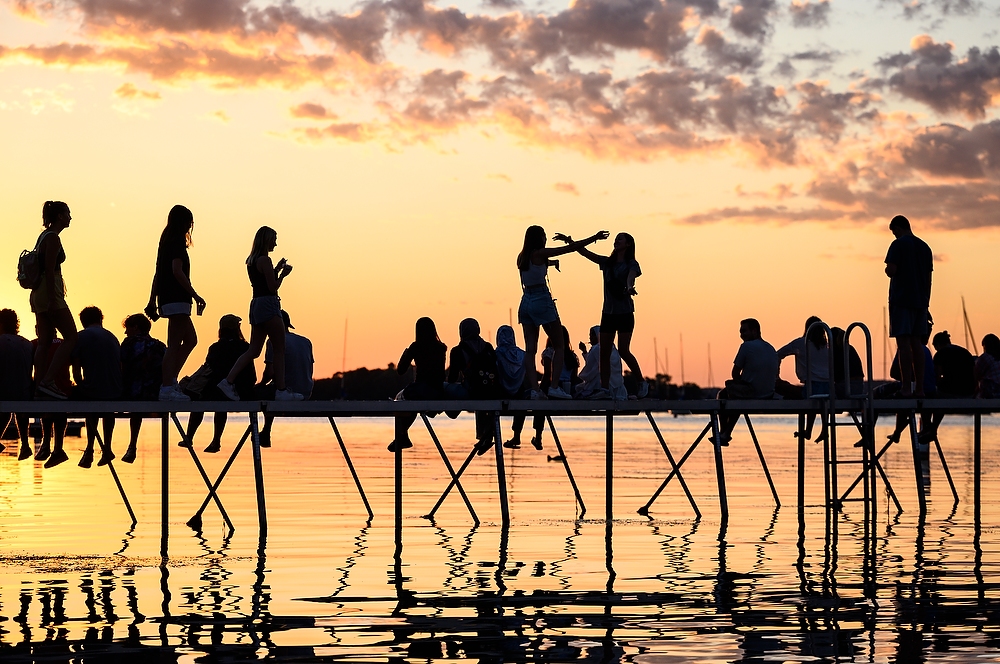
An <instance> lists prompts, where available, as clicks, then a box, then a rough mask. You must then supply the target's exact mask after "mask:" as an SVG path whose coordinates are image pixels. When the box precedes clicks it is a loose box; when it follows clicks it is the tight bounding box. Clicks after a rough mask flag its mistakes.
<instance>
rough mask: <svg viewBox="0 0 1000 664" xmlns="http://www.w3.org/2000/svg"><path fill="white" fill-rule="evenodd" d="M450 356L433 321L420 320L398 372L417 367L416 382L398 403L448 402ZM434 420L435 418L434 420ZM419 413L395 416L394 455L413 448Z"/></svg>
mask: <svg viewBox="0 0 1000 664" xmlns="http://www.w3.org/2000/svg"><path fill="white" fill-rule="evenodd" d="M447 353H448V347H447V346H445V345H444V344H443V343H442V342H441V339H440V338H439V337H438V333H437V327H436V326H435V325H434V321H433V320H431V319H430V318H427V317H426V316H424V317H423V318H418V319H417V324H416V329H415V331H414V341H413V343H412V344H410V345H409V346H407V347H406V350H404V351H403V354H402V355H400V357H399V363H398V364H397V365H396V371H397V372H398V373H399V375H400V376H402V375H404V374H405V373H406V372H407V371H409V370H410V366H411V365H413V366H414V370H413V382H412V383H410V384H409V385H407V386H406V387H404V388H403V389H402V390H401V391H400V393H399V394H397V395H396V400H397V401H438V400H443V399H444V398H445V393H444V380H445V371H444V361H445V356H446V355H447ZM432 417H433V416H432ZM416 419H417V414H416V413H397V414H396V437H395V438H394V439H393V441H392V442H391V443H389V451H390V452H395V451H396V450H397V449H406V448H408V447H413V443H412V442H410V434H409V433H408V432H409V429H410V425H411V424H413V422H414V420H416Z"/></svg>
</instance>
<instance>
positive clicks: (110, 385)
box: [73, 325, 122, 399]
mask: <svg viewBox="0 0 1000 664" xmlns="http://www.w3.org/2000/svg"><path fill="white" fill-rule="evenodd" d="M73 358H74V359H75V360H76V362H77V363H79V365H80V372H81V373H82V374H83V381H82V382H81V384H80V386H81V387H82V388H83V389H84V390H85V392H86V394H87V397H88V398H90V399H117V398H118V397H120V396H121V393H122V365H121V346H120V345H119V343H118V339H117V338H116V337H115V335H114V334H113V333H112V332H110V331H109V330H106V329H105V328H103V327H101V326H99V325H92V326H90V327H87V328H84V329H82V330H80V333H79V334H78V335H77V339H76V346H74V347H73Z"/></svg>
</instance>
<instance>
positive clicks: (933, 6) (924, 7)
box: [879, 0, 984, 19]
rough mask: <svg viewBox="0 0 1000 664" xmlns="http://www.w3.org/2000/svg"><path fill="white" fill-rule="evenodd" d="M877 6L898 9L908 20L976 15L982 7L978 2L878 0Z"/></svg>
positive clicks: (955, 0)
mask: <svg viewBox="0 0 1000 664" xmlns="http://www.w3.org/2000/svg"><path fill="white" fill-rule="evenodd" d="M879 4H880V5H889V6H891V7H899V8H900V9H901V10H902V11H903V16H905V17H906V18H909V19H914V18H926V17H928V16H930V15H933V14H937V15H941V16H951V15H959V16H963V15H972V14H978V13H979V11H980V10H981V9H982V8H983V6H984V4H983V3H982V2H980V0H879Z"/></svg>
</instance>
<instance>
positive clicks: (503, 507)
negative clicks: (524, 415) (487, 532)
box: [493, 413, 510, 529]
mask: <svg viewBox="0 0 1000 664" xmlns="http://www.w3.org/2000/svg"><path fill="white" fill-rule="evenodd" d="M493 428H494V431H493V435H494V436H495V437H496V438H495V440H494V441H493V451H494V453H495V454H496V458H497V489H498V490H499V491H500V523H501V526H502V527H503V528H504V529H506V528H510V504H509V503H508V502H507V473H506V470H505V468H504V463H503V445H502V444H501V438H500V435H501V432H500V413H494V418H493Z"/></svg>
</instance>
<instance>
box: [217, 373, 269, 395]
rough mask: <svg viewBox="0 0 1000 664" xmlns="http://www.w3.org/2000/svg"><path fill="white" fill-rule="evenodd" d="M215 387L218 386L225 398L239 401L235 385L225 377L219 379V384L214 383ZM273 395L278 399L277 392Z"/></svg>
mask: <svg viewBox="0 0 1000 664" xmlns="http://www.w3.org/2000/svg"><path fill="white" fill-rule="evenodd" d="M216 387H218V388H219V391H220V392H222V394H224V395H225V397H226V398H227V399H229V400H230V401H239V400H240V395H238V394H236V386H234V385H233V384H232V383H230V382H229V381H228V380H226V379H225V378H223V379H222V380H220V381H219V384H218V385H216ZM274 397H275V401H280V399H279V398H278V395H277V394H275V395H274Z"/></svg>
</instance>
